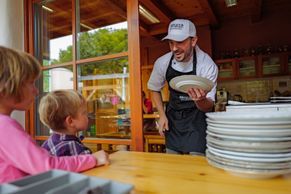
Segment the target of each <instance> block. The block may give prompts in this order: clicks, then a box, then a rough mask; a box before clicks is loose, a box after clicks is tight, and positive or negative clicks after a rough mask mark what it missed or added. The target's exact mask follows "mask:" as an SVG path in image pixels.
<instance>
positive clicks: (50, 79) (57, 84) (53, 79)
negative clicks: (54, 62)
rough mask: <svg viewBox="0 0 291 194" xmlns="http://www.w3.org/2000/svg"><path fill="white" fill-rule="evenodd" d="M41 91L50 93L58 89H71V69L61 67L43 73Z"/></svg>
mask: <svg viewBox="0 0 291 194" xmlns="http://www.w3.org/2000/svg"><path fill="white" fill-rule="evenodd" d="M42 85H43V88H42V91H41V92H50V91H53V90H58V89H73V68H72V67H71V66H69V67H61V68H53V69H49V70H44V71H43V79H42Z"/></svg>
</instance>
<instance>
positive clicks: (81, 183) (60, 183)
mask: <svg viewBox="0 0 291 194" xmlns="http://www.w3.org/2000/svg"><path fill="white" fill-rule="evenodd" d="M132 189H133V185H131V184H126V183H121V182H117V181H112V180H108V179H101V178H97V177H90V176H85V175H82V174H78V173H73V172H68V171H63V170H51V171H48V172H44V173H41V174H38V175H34V176H27V177H25V178H22V179H20V180H18V181H14V182H10V183H6V184H2V185H0V194H6V193H7V194H8V193H9V194H10V193H11V194H34V193H37V194H39V193H46V194H64V193H70V194H74V193H76V194H86V193H90V194H95V193H96V194H97V193H98V194H113V193H114V194H127V193H130V191H131V190H132Z"/></svg>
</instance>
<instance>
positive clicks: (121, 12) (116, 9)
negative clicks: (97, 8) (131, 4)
mask: <svg viewBox="0 0 291 194" xmlns="http://www.w3.org/2000/svg"><path fill="white" fill-rule="evenodd" d="M102 2H104V3H106V4H107V5H109V6H110V8H111V9H112V11H114V12H116V14H118V15H119V16H121V17H122V18H123V19H125V20H127V17H126V14H127V13H126V11H125V10H123V9H122V8H121V7H119V5H117V4H116V3H115V2H114V1H108V0H106V1H102Z"/></svg>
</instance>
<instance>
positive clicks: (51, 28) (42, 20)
mask: <svg viewBox="0 0 291 194" xmlns="http://www.w3.org/2000/svg"><path fill="white" fill-rule="evenodd" d="M71 6H72V2H71V0H62V1H57V0H52V1H43V2H42V3H37V4H34V15H35V21H36V22H35V26H34V28H35V31H36V36H35V37H36V38H37V39H38V40H36V42H37V43H36V44H38V47H37V48H39V49H38V52H39V53H38V55H39V58H40V59H41V60H42V63H43V66H47V65H50V64H59V63H64V62H69V61H72V7H71Z"/></svg>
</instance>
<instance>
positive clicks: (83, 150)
mask: <svg viewBox="0 0 291 194" xmlns="http://www.w3.org/2000/svg"><path fill="white" fill-rule="evenodd" d="M42 147H43V148H45V149H46V150H48V151H49V152H50V154H51V155H54V156H73V155H80V154H91V153H92V152H91V150H90V149H89V148H87V147H86V146H85V145H84V144H82V142H81V141H80V139H79V138H78V137H77V136H75V135H65V134H57V133H53V134H52V135H51V136H50V137H49V139H48V140H46V141H45V142H44V143H43V144H42Z"/></svg>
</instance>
